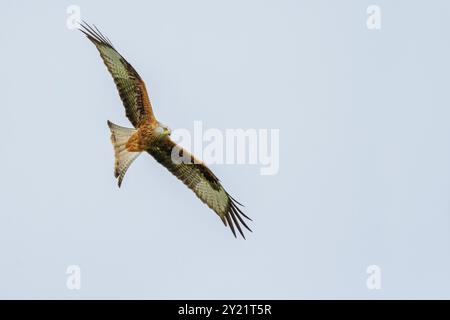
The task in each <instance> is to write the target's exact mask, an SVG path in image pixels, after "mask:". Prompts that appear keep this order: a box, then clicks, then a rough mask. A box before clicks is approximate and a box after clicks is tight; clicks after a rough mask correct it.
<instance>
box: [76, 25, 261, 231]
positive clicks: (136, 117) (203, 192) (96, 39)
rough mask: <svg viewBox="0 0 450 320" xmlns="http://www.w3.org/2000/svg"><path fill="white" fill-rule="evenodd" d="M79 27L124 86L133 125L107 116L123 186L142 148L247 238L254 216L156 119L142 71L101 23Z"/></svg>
mask: <svg viewBox="0 0 450 320" xmlns="http://www.w3.org/2000/svg"><path fill="white" fill-rule="evenodd" d="M79 30H80V31H81V32H83V33H84V34H85V35H86V36H87V38H88V39H89V40H90V41H91V42H92V43H93V44H94V45H95V46H96V47H97V49H98V51H99V53H100V57H101V58H102V59H103V62H104V63H105V65H106V67H107V69H108V71H109V73H110V74H111V76H112V77H113V80H114V83H115V84H116V87H117V90H118V91H119V96H120V98H121V100H122V102H123V105H124V107H125V113H126V116H127V118H128V119H129V120H130V122H131V124H132V125H133V128H125V127H121V126H118V125H116V124H114V123H112V122H111V121H108V122H107V123H108V126H109V129H110V130H111V142H112V144H113V147H114V155H115V168H114V176H115V177H116V178H117V180H118V185H119V187H120V186H121V184H122V181H123V178H124V176H125V173H126V172H127V169H128V168H129V167H130V165H131V164H132V163H133V161H134V160H135V159H136V158H137V157H138V156H139V155H140V154H141V153H142V152H147V153H148V154H150V155H151V156H152V157H153V158H154V159H155V160H156V161H157V162H159V163H160V164H161V165H163V166H164V167H166V168H167V169H168V170H169V171H170V172H171V173H172V174H173V175H174V176H175V177H177V178H178V179H179V180H181V181H182V182H183V183H184V184H185V185H186V186H187V187H188V188H189V189H191V190H192V191H193V192H194V193H195V194H196V196H197V197H198V198H199V199H200V200H201V201H202V202H204V203H205V204H206V205H208V207H209V208H211V209H212V210H213V211H214V212H215V213H216V214H217V215H218V216H219V217H220V219H221V220H222V222H223V223H224V225H225V226H229V227H230V229H231V231H232V232H233V235H234V236H235V237H236V231H235V228H236V229H237V230H238V231H239V233H240V234H241V236H242V237H243V238H244V239H245V236H244V233H243V231H242V228H241V225H242V226H244V227H245V228H246V229H247V230H249V231H252V230H251V229H250V228H249V227H248V226H247V224H246V223H245V221H244V219H243V218H246V219H248V220H251V219H250V218H249V217H248V216H246V215H245V214H244V213H243V212H242V210H241V209H240V208H239V206H242V204H240V203H239V202H238V201H237V200H235V199H234V198H233V197H232V196H231V195H230V194H229V193H228V192H227V191H226V190H225V189H224V188H223V186H222V184H221V183H220V181H219V179H218V178H217V177H216V176H215V175H214V173H213V172H212V171H211V170H210V169H209V168H208V167H207V166H206V165H205V164H204V163H203V162H201V161H199V160H198V159H196V158H195V157H194V156H193V155H192V154H190V153H189V152H188V151H186V150H185V149H183V148H182V147H181V146H179V145H177V144H176V143H175V142H174V141H172V140H171V139H170V133H171V131H170V129H169V128H168V127H167V126H166V125H164V124H162V123H161V122H159V121H158V120H156V118H155V115H154V114H153V110H152V105H151V103H150V99H149V97H148V94H147V89H146V87H145V83H144V81H143V80H142V78H141V77H140V76H139V74H138V73H137V71H136V70H135V69H134V68H133V67H132V66H131V64H129V63H128V62H127V61H126V60H125V58H124V57H122V55H120V53H119V52H117V50H116V49H115V48H114V46H113V44H112V43H111V41H110V40H109V39H108V38H107V37H105V36H104V35H103V34H102V33H101V32H100V31H99V30H98V29H97V27H96V26H90V25H89V24H87V23H86V22H84V21H83V22H82V23H81V24H80V29H79ZM174 154H176V155H182V159H183V161H174V159H177V160H179V159H180V157H181V156H180V157H175V158H174V157H173V155H174ZM186 159H187V160H188V161H186Z"/></svg>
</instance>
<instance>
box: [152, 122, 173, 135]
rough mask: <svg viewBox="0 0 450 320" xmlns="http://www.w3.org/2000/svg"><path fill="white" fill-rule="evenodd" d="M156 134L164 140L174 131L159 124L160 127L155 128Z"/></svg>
mask: <svg viewBox="0 0 450 320" xmlns="http://www.w3.org/2000/svg"><path fill="white" fill-rule="evenodd" d="M155 132H156V134H157V135H158V136H159V137H160V138H164V137H167V136H170V134H171V132H172V131H171V130H170V128H169V127H168V126H166V125H165V124H162V123H161V122H158V126H157V127H156V128H155Z"/></svg>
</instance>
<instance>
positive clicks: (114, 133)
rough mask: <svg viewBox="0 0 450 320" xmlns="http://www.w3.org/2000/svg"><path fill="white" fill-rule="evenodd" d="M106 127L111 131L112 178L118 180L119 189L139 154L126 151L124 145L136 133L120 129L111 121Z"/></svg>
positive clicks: (127, 129) (129, 129)
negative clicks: (112, 152)
mask: <svg viewBox="0 0 450 320" xmlns="http://www.w3.org/2000/svg"><path fill="white" fill-rule="evenodd" d="M108 127H109V129H110V130H111V142H112V144H113V146H114V156H115V166H114V176H115V177H116V178H118V185H119V187H120V186H121V185H122V180H123V177H124V176H125V173H126V172H127V170H128V168H129V167H130V165H131V164H132V163H133V161H134V160H135V159H136V158H137V157H138V156H139V155H140V154H141V152H132V151H128V150H127V146H126V145H127V142H128V139H129V138H130V137H131V136H132V135H133V134H134V133H135V132H136V130H135V129H131V128H125V127H121V126H118V125H116V124H114V123H112V122H111V121H108Z"/></svg>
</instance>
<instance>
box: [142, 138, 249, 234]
mask: <svg viewBox="0 0 450 320" xmlns="http://www.w3.org/2000/svg"><path fill="white" fill-rule="evenodd" d="M147 151H148V152H149V153H150V154H151V155H152V156H153V157H154V158H155V159H156V161H158V162H159V163H160V164H162V165H163V166H164V167H166V168H167V169H168V170H169V171H170V172H171V173H172V174H173V175H174V176H176V177H177V178H178V179H180V180H181V181H182V182H183V183H184V184H185V185H186V186H187V187H188V188H189V189H191V190H192V191H194V193H195V194H196V195H197V197H198V198H200V200H202V201H203V202H204V203H205V204H207V205H208V207H210V208H211V209H212V210H213V211H214V212H216V213H217V215H218V216H219V217H220V219H221V220H222V222H223V223H224V224H225V226H227V225H228V226H230V229H231V231H232V232H233V234H234V236H235V237H236V231H235V227H236V228H237V229H238V230H239V233H240V234H241V235H242V237H243V238H244V239H245V236H244V233H243V232H242V228H241V224H242V225H243V226H244V227H245V228H247V229H248V230H249V231H251V230H250V228H249V227H248V226H247V225H246V223H245V222H244V219H243V218H242V217H245V218H247V219H249V220H251V219H250V218H249V217H247V216H246V215H245V214H244V213H243V212H242V211H241V209H240V208H239V207H238V205H240V203H239V202H237V201H236V200H235V199H233V198H232V197H231V196H230V195H229V194H228V193H227V192H226V191H225V189H224V188H223V187H222V185H221V184H220V181H219V179H218V178H217V177H216V176H215V175H214V174H213V173H212V171H211V170H209V169H208V167H207V166H206V165H204V164H203V163H201V162H199V161H198V160H196V162H197V163H196V162H194V159H195V158H194V157H193V156H192V155H191V154H190V153H189V152H187V151H186V150H184V149H182V148H181V147H180V146H178V145H177V144H176V143H175V142H173V141H172V140H170V138H168V137H167V138H165V139H162V140H160V141H159V142H157V143H154V144H153V145H152V147H151V148H150V149H149V150H147ZM173 155H176V156H175V160H176V161H174V157H173ZM181 156H182V158H183V159H185V160H188V161H182V162H181V161H179V158H178V157H181Z"/></svg>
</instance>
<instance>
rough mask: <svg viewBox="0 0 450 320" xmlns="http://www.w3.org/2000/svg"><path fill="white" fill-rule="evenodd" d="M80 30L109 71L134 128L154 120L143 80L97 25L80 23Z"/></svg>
mask: <svg viewBox="0 0 450 320" xmlns="http://www.w3.org/2000/svg"><path fill="white" fill-rule="evenodd" d="M80 31H81V32H83V33H84V34H85V35H86V36H87V37H88V39H89V40H91V41H92V42H93V43H94V44H95V46H96V47H97V49H98V51H99V52H100V56H101V57H102V59H103V62H104V63H105V65H106V67H107V68H108V71H109V72H110V73H111V75H112V77H113V79H114V82H115V84H116V86H117V90H118V91H119V95H120V98H121V99H122V102H123V105H124V107H125V111H126V115H127V117H128V119H129V120H130V121H131V123H132V124H133V126H134V127H135V128H137V127H139V126H140V125H141V124H142V123H144V122H146V121H150V122H152V123H155V122H156V119H155V117H154V115H153V111H152V106H151V103H150V99H149V98H148V94H147V89H146V87H145V83H144V81H143V80H142V79H141V77H140V76H139V74H138V73H137V72H136V70H134V68H133V67H132V66H131V64H129V63H128V62H127V61H126V60H125V58H124V57H122V56H121V55H120V53H118V52H117V51H116V49H114V47H113V45H112V43H111V42H110V41H109V39H108V38H106V37H105V36H104V35H102V34H101V33H100V31H99V30H98V29H97V27H95V26H94V27H91V26H90V25H88V24H87V23H85V22H83V23H81V29H80Z"/></svg>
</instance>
